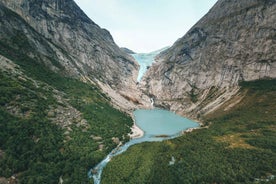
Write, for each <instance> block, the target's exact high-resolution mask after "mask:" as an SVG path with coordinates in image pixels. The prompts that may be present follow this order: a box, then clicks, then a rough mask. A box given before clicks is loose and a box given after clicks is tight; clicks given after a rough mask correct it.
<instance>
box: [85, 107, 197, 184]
mask: <svg viewBox="0 0 276 184" xmlns="http://www.w3.org/2000/svg"><path fill="white" fill-rule="evenodd" d="M134 118H135V122H136V125H137V126H138V127H140V128H141V129H142V130H143V131H144V135H143V137H141V138H136V139H131V140H130V141H129V142H127V143H125V144H124V145H122V146H120V147H119V148H116V149H114V150H113V151H112V152H111V153H110V154H109V155H107V156H106V158H105V159H104V160H103V161H101V162H100V163H99V164H98V165H97V166H96V167H94V168H93V169H91V170H90V171H89V172H88V176H89V177H90V178H92V177H93V179H94V183H95V184H99V183H100V182H101V174H102V171H103V168H104V167H105V166H106V164H107V163H108V162H109V161H110V160H111V159H112V157H114V156H116V155H119V154H121V153H123V152H124V151H126V150H127V149H128V148H129V147H130V146H132V145H134V144H138V143H142V142H154V141H163V140H167V139H172V138H175V137H177V136H179V135H181V133H182V132H183V131H185V130H187V129H189V128H196V127H198V126H199V124H198V123H196V122H194V121H191V120H189V119H186V118H183V117H181V116H179V115H177V114H175V113H173V112H170V111H166V110H160V109H152V110H136V111H134Z"/></svg>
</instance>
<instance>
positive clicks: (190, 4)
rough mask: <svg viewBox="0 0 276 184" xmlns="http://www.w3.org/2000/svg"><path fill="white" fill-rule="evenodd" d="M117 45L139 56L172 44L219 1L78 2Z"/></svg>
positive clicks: (146, 0)
mask: <svg viewBox="0 0 276 184" xmlns="http://www.w3.org/2000/svg"><path fill="white" fill-rule="evenodd" d="M75 1H76V3H77V4H78V5H79V6H80V7H81V9H82V10H83V11H84V12H85V13H86V14H87V15H88V16H89V17H90V18H91V19H92V20H93V21H94V22H95V23H96V24H98V25H99V26H100V27H102V28H105V29H107V30H109V31H110V33H111V34H112V36H113V38H114V40H115V42H116V44H118V45H119V46H120V47H127V48H129V49H131V50H133V51H135V52H138V53H147V52H151V51H155V50H158V49H160V48H163V47H165V46H170V45H172V44H173V43H174V42H175V41H176V40H177V39H178V38H180V37H182V36H183V35H184V34H185V33H186V32H187V31H188V30H189V29H190V28H191V27H192V26H193V25H194V24H195V23H196V22H197V21H198V20H199V19H200V18H201V17H202V16H204V15H205V14H206V13H207V12H208V11H209V9H210V8H211V7H212V6H213V5H214V4H215V2H216V1H217V0H75Z"/></svg>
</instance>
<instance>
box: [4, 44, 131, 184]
mask: <svg viewBox="0 0 276 184" xmlns="http://www.w3.org/2000/svg"><path fill="white" fill-rule="evenodd" d="M1 44H2V45H1ZM1 44H0V45H1V47H0V48H1V49H0V51H1V53H0V54H2V55H4V56H6V57H7V58H10V59H12V60H13V61H16V64H17V65H18V66H17V67H16V69H15V70H16V71H15V72H12V71H7V70H0V78H1V80H0V86H1V88H0V104H1V106H0V165H1V167H0V177H5V178H10V177H11V176H15V177H16V178H17V179H18V180H19V181H20V183H29V184H31V183H36V184H37V183H58V181H59V179H60V178H62V180H63V181H64V183H93V180H91V179H88V177H87V173H88V171H89V169H90V168H92V167H94V166H95V165H96V164H97V163H98V162H100V161H101V160H102V159H103V158H104V156H105V155H107V154H108V153H109V152H110V151H111V150H112V149H113V148H114V147H116V146H117V144H116V143H114V142H113V140H112V138H113V137H118V138H119V139H120V140H121V141H123V142H124V141H127V140H128V137H127V135H126V134H127V133H128V132H130V126H132V119H131V117H130V116H129V115H127V114H126V113H124V112H121V111H119V110H117V109H115V108H113V107H112V106H111V104H110V98H109V97H107V96H106V95H105V94H103V93H102V91H101V90H100V89H99V88H98V87H97V86H95V85H91V84H86V83H84V82H80V81H79V80H77V79H73V78H69V77H65V75H63V74H58V73H54V72H52V71H50V70H49V69H48V67H47V66H45V65H43V64H41V63H38V62H37V61H36V60H35V59H33V58H30V57H28V56H26V55H24V54H23V53H22V54H20V53H13V54H11V53H9V52H6V51H7V50H10V49H3V48H7V47H8V46H5V45H3V43H1ZM57 96H60V97H59V98H62V99H63V102H60V101H59V100H58V98H57ZM69 106H71V109H72V108H75V109H76V111H78V112H80V116H81V117H80V118H81V119H85V120H86V125H85V126H80V125H79V121H80V120H78V119H75V120H72V121H73V122H72V125H70V126H69V127H67V129H64V128H62V125H59V124H58V123H57V122H55V121H54V120H53V118H55V116H56V114H55V113H54V114H52V113H49V112H50V111H51V110H55V109H59V108H60V109H68V107H69ZM73 112H75V111H73ZM107 115H108V116H107ZM114 127H116V128H114ZM67 130H70V131H69V133H68V131H67ZM66 131H67V132H66ZM94 137H98V140H96V139H93V138H94ZM99 145H102V148H101V149H100V148H99Z"/></svg>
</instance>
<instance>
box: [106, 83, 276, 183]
mask: <svg viewBox="0 0 276 184" xmlns="http://www.w3.org/2000/svg"><path fill="white" fill-rule="evenodd" d="M275 86H276V80H261V81H254V82H243V83H242V84H241V90H240V93H239V95H238V96H237V97H236V98H234V99H231V100H230V101H229V102H228V104H226V105H225V107H223V108H221V109H220V110H217V111H216V112H214V113H213V114H211V115H209V116H208V117H205V119H204V120H203V122H204V123H205V124H206V125H209V128H204V129H200V130H195V131H193V132H192V133H187V134H185V135H183V136H181V137H179V138H176V139H173V140H168V141H164V142H162V143H143V144H139V145H135V146H133V147H131V148H130V149H129V150H128V151H127V152H125V153H123V154H122V155H120V156H118V157H115V158H113V159H112V161H111V162H110V163H109V164H108V165H107V167H106V168H105V169H104V172H103V176H102V183H103V184H108V183H114V184H115V183H118V184H123V183H131V184H132V183H156V184H157V183H158V184H160V183H163V184H169V183H172V184H176V183H179V184H182V183H185V184H188V183H275V182H276V180H275V175H276V147H275V145H276V139H275V138H276V116H275V112H276V92H275V90H276V88H275ZM238 99H239V100H238ZM235 101H236V103H237V104H236V105H235V106H234V107H232V108H228V110H226V109H227V107H229V105H230V104H233V103H234V102H235ZM172 157H174V158H175V163H174V164H173V165H170V164H169V162H170V161H171V160H172ZM273 178H274V179H273Z"/></svg>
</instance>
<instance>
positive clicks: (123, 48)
mask: <svg viewBox="0 0 276 184" xmlns="http://www.w3.org/2000/svg"><path fill="white" fill-rule="evenodd" d="M121 50H123V51H124V52H125V53H127V54H135V52H134V51H132V50H130V49H128V48H125V47H121Z"/></svg>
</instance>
